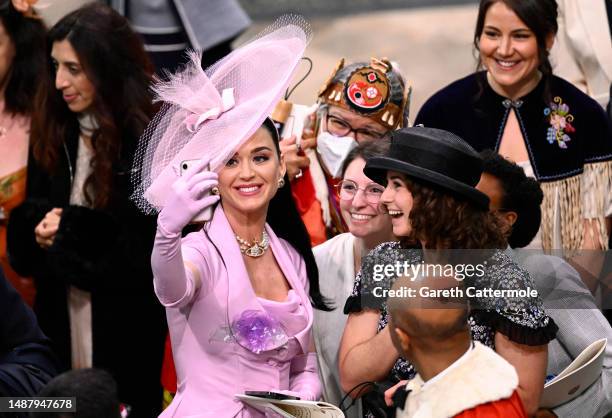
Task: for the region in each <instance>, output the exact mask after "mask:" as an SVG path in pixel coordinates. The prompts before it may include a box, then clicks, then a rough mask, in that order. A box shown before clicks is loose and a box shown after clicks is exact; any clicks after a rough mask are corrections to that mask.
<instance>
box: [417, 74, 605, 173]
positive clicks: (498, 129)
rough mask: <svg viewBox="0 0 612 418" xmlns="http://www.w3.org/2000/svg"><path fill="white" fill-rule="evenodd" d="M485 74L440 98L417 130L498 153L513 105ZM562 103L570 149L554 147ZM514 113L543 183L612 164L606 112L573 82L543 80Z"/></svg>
mask: <svg viewBox="0 0 612 418" xmlns="http://www.w3.org/2000/svg"><path fill="white" fill-rule="evenodd" d="M485 74H486V73H485V72H479V73H475V74H472V75H469V76H467V77H465V78H462V79H460V80H457V81H455V82H453V83H451V84H450V85H448V86H447V87H445V88H443V89H442V90H440V91H439V92H437V93H436V94H434V95H433V96H432V97H430V98H429V99H428V100H427V101H426V102H425V104H424V105H423V107H422V108H421V110H420V111H419V114H418V115H417V117H416V120H415V125H416V124H423V125H425V126H427V127H430V128H438V129H444V130H447V131H450V132H453V133H455V134H457V135H459V136H460V137H461V138H463V139H464V140H466V141H467V142H468V143H469V144H470V145H472V146H473V147H474V148H475V149H476V150H477V151H482V150H483V149H487V148H488V149H492V150H495V151H497V150H498V149H499V145H500V142H501V139H502V135H503V131H504V127H505V125H506V121H507V118H508V114H509V111H510V107H511V106H510V103H511V102H510V101H508V100H506V98H505V97H503V96H500V95H499V94H497V93H496V92H495V91H493V89H492V88H491V87H490V86H489V84H488V83H487V81H486V75H485ZM546 81H548V88H549V91H548V93H547V92H546V91H545V90H546ZM546 96H549V98H548V99H546V98H545V97H546ZM555 100H557V102H556V103H555ZM517 102H518V106H516V104H517ZM559 103H560V104H561V105H566V106H567V109H568V111H569V114H570V115H571V117H569V116H568V117H567V121H568V122H570V123H571V125H572V128H571V129H567V128H566V129H565V130H564V133H565V134H567V135H568V137H569V138H570V140H569V141H568V142H567V143H566V144H565V145H566V148H562V147H560V146H559V145H558V143H557V142H556V141H552V142H550V141H549V139H550V138H549V135H551V134H552V133H554V128H553V126H552V124H551V121H550V114H551V108H552V107H553V105H554V106H556V105H558V104H559ZM514 110H515V112H516V115H517V118H518V120H519V126H520V128H521V130H522V134H523V138H524V139H525V143H526V145H527V151H528V153H529V160H530V162H531V166H532V167H533V170H534V173H535V176H536V178H537V179H538V181H541V182H547V181H554V180H561V179H565V178H568V177H572V176H575V175H578V174H580V173H582V171H583V168H584V165H585V164H587V163H595V162H603V161H609V160H612V133H611V132H612V131H611V128H610V123H609V121H608V120H607V117H606V114H605V112H604V110H603V109H602V108H601V106H599V104H597V102H595V101H594V100H593V99H591V98H590V97H589V96H587V95H586V94H584V93H582V92H581V91H580V90H578V89H577V88H576V87H574V86H573V85H571V84H570V83H568V82H567V81H565V80H563V79H561V78H559V77H556V76H550V77H548V78H547V77H543V78H542V80H541V81H540V83H539V84H538V85H537V87H536V88H535V89H534V90H532V91H531V92H530V93H528V94H527V95H526V96H525V97H522V98H521V99H520V100H518V101H515V107H514Z"/></svg>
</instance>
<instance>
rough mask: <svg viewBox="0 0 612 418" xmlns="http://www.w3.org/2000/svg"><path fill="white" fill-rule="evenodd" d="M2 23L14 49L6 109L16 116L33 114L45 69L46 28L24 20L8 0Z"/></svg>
mask: <svg viewBox="0 0 612 418" xmlns="http://www.w3.org/2000/svg"><path fill="white" fill-rule="evenodd" d="M0 23H1V24H2V26H3V27H4V30H5V31H6V33H7V35H8V36H9V38H10V39H11V42H12V43H13V45H14V48H15V56H14V57H13V62H12V63H11V65H10V70H9V74H7V79H6V80H5V81H6V89H5V91H4V101H5V108H6V110H7V111H8V112H10V113H13V114H22V115H30V114H31V113H32V112H33V110H34V96H35V94H36V88H37V86H38V85H39V84H40V79H41V78H42V77H43V74H44V68H45V27H44V26H43V24H42V23H41V22H40V21H39V20H37V19H31V18H28V17H25V16H24V15H22V14H21V13H19V12H18V11H17V10H15V8H14V7H13V5H12V3H11V2H10V1H9V0H4V1H2V2H0Z"/></svg>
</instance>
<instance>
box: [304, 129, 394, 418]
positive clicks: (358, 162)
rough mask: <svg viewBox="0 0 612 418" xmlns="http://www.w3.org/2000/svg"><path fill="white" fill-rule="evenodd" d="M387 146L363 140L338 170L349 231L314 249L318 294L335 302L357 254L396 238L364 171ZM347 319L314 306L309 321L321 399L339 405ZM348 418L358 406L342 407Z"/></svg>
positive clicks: (379, 189)
mask: <svg viewBox="0 0 612 418" xmlns="http://www.w3.org/2000/svg"><path fill="white" fill-rule="evenodd" d="M388 144H389V143H388V141H387V140H386V139H381V140H379V141H375V142H372V141H367V142H363V143H361V144H360V145H358V146H357V147H356V148H354V149H352V150H351V152H350V153H349V154H348V155H347V157H346V159H345V160H344V163H343V165H342V169H341V179H342V180H341V181H340V182H339V183H338V185H337V186H336V190H335V191H336V196H337V197H338V199H339V203H340V205H339V206H340V210H341V213H342V218H343V219H344V222H345V223H346V225H347V227H348V230H349V232H347V233H344V234H340V235H337V236H335V237H334V238H332V239H330V240H329V241H327V242H325V243H324V244H321V245H319V246H317V247H315V248H314V249H313V253H314V255H315V259H316V262H317V267H318V268H319V274H320V279H319V283H320V286H321V292H322V293H323V294H325V296H326V297H328V298H330V300H333V302H334V305H335V306H342V305H343V304H344V302H345V301H346V299H347V297H348V296H349V295H350V294H351V291H352V289H353V283H354V279H355V273H356V272H357V271H359V268H360V265H361V257H362V256H363V255H365V254H367V253H368V252H369V251H370V250H371V249H373V248H374V247H376V246H377V245H378V244H380V243H381V242H388V241H395V240H396V238H395V237H394V236H393V231H392V230H393V227H392V225H391V218H390V217H389V216H388V215H387V214H383V213H380V212H379V210H378V203H379V200H380V197H381V195H382V193H383V191H384V190H385V188H384V187H383V186H381V185H380V184H377V183H375V182H373V181H372V180H370V179H369V178H368V177H366V176H365V174H363V168H364V167H365V162H366V159H368V158H371V157H375V156H380V155H383V154H384V153H385V151H386V150H387V148H388ZM346 318H347V317H346V315H344V314H343V313H342V311H341V309H336V310H334V311H331V312H323V311H320V310H316V311H315V319H314V325H313V335H314V339H315V346H316V349H317V357H318V361H319V374H320V377H321V382H322V385H323V397H324V399H325V400H326V401H327V402H330V403H333V404H335V405H339V404H340V401H341V400H342V398H343V397H344V395H345V393H344V392H343V391H342V388H341V386H340V377H339V371H338V349H339V346H340V339H341V338H342V331H343V330H344V324H345V322H346ZM346 416H347V417H361V416H362V413H361V404H360V403H359V404H357V405H356V406H354V407H353V408H351V409H349V410H348V411H346Z"/></svg>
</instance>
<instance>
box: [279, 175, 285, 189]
mask: <svg viewBox="0 0 612 418" xmlns="http://www.w3.org/2000/svg"><path fill="white" fill-rule="evenodd" d="M283 186H285V179H283V178H282V177H281V178H279V179H278V188H279V189H281V188H283Z"/></svg>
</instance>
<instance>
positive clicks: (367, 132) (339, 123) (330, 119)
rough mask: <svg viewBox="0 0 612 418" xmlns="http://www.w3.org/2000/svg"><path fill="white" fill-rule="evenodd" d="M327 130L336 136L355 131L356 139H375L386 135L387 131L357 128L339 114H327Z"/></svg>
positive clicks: (346, 134) (358, 140)
mask: <svg viewBox="0 0 612 418" xmlns="http://www.w3.org/2000/svg"><path fill="white" fill-rule="evenodd" d="M327 131H328V132H329V133H330V134H332V135H334V136H348V135H349V134H350V133H351V132H355V140H356V141H357V142H360V141H373V140H376V139H380V138H382V137H383V136H385V134H386V132H382V133H381V132H377V131H374V130H372V129H355V128H353V127H352V126H351V125H350V124H349V123H348V122H347V121H345V120H344V119H341V118H339V117H338V116H334V115H330V114H327Z"/></svg>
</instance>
